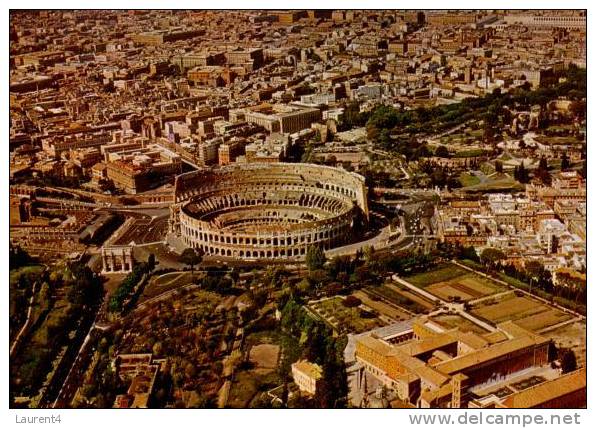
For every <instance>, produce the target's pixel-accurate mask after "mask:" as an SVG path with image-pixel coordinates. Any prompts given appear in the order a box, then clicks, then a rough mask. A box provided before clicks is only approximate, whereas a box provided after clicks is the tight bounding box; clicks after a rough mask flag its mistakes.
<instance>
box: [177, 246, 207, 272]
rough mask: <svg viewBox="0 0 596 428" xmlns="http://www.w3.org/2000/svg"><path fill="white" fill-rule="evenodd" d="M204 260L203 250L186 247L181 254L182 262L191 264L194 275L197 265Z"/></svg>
mask: <svg viewBox="0 0 596 428" xmlns="http://www.w3.org/2000/svg"><path fill="white" fill-rule="evenodd" d="M202 261H203V250H196V249H194V248H185V249H184V251H182V254H181V255H180V262H181V263H184V264H185V265H188V266H190V271H191V274H192V275H193V276H194V273H195V266H196V265H198V264H200V263H201V262H202Z"/></svg>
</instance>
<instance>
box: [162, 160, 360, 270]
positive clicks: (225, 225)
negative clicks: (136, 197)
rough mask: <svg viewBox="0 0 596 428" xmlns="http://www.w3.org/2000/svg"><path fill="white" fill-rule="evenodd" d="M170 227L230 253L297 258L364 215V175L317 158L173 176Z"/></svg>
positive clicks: (337, 237) (327, 244) (213, 250)
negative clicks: (320, 162)
mask: <svg viewBox="0 0 596 428" xmlns="http://www.w3.org/2000/svg"><path fill="white" fill-rule="evenodd" d="M174 191H175V195H174V199H175V203H174V204H173V205H172V206H171V216H170V233H172V234H175V235H176V236H177V237H178V238H180V239H181V240H182V242H183V244H184V246H187V247H194V248H200V249H202V250H203V251H204V252H205V253H206V254H209V255H215V256H222V257H231V258H236V259H249V260H252V259H302V258H304V257H305V255H306V251H307V249H308V247H309V246H312V245H318V246H321V247H322V248H324V249H330V248H333V247H336V246H339V245H342V244H345V243H347V242H350V240H351V238H352V237H353V236H354V234H355V231H354V226H355V225H356V223H358V222H359V221H360V220H361V219H364V220H365V221H367V220H368V202H367V189H366V186H365V183H364V177H362V176H360V175H358V174H355V173H351V172H348V171H345V170H342V169H337V168H331V167H327V166H322V165H312V164H295V163H276V164H249V165H234V164H233V165H228V166H226V167H224V168H220V169H209V170H207V169H204V170H199V171H193V172H190V173H187V174H182V175H180V176H178V177H177V178H176V183H175V190H174Z"/></svg>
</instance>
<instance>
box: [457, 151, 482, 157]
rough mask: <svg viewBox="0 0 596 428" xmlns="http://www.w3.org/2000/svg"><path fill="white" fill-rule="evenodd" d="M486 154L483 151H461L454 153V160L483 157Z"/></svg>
mask: <svg viewBox="0 0 596 428" xmlns="http://www.w3.org/2000/svg"><path fill="white" fill-rule="evenodd" d="M485 154H486V150H484V149H469V150H461V151H459V152H457V153H455V155H454V157H456V158H471V157H476V156H484V155H485Z"/></svg>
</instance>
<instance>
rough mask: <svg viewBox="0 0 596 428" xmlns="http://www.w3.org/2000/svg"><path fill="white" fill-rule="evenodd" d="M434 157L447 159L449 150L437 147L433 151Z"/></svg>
mask: <svg viewBox="0 0 596 428" xmlns="http://www.w3.org/2000/svg"><path fill="white" fill-rule="evenodd" d="M435 156H437V157H439V158H448V157H449V150H447V147H445V146H439V147H437V149H436V150H435Z"/></svg>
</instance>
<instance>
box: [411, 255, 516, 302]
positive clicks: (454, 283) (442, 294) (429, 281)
mask: <svg viewBox="0 0 596 428" xmlns="http://www.w3.org/2000/svg"><path fill="white" fill-rule="evenodd" d="M404 279H405V280H406V281H408V282H410V283H411V284H414V285H415V286H417V287H420V288H424V289H425V290H426V291H428V292H429V293H431V294H434V295H435V296H437V297H439V298H440V299H443V300H448V301H450V300H460V301H462V302H467V301H469V300H474V299H478V298H481V297H486V296H490V295H492V294H496V293H499V292H502V291H505V289H504V288H503V287H502V286H500V285H498V284H496V283H494V282H492V281H491V280H489V279H486V278H483V277H481V276H479V275H476V274H474V273H471V272H470V271H468V270H465V269H462V268H460V267H459V266H456V265H453V264H450V263H448V264H444V265H442V266H439V267H438V268H437V269H433V270H432V271H429V272H424V273H421V274H417V275H413V276H410V277H407V278H404Z"/></svg>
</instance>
